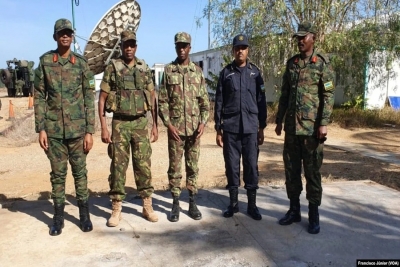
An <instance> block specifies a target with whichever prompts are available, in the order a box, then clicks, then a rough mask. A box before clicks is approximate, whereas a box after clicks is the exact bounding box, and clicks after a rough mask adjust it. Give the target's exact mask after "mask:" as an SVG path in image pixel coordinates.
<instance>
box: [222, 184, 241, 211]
mask: <svg viewBox="0 0 400 267" xmlns="http://www.w3.org/2000/svg"><path fill="white" fill-rule="evenodd" d="M238 194H239V190H238V189H237V188H232V189H229V200H230V204H229V206H228V208H227V209H226V210H225V211H224V217H225V218H229V217H232V216H233V214H234V213H237V212H239V201H238Z"/></svg>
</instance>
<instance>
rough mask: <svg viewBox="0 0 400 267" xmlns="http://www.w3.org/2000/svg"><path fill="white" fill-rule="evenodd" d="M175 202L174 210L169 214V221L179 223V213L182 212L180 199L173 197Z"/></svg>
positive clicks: (173, 204)
mask: <svg viewBox="0 0 400 267" xmlns="http://www.w3.org/2000/svg"><path fill="white" fill-rule="evenodd" d="M173 199H174V200H173V202H172V210H171V212H170V214H169V220H170V221H171V222H177V221H179V212H180V207H179V197H175V196H174V197H173Z"/></svg>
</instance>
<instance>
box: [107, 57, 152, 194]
mask: <svg viewBox="0 0 400 267" xmlns="http://www.w3.org/2000/svg"><path fill="white" fill-rule="evenodd" d="M100 88H101V90H102V91H104V92H106V93H108V94H110V93H112V92H115V93H116V94H115V96H116V99H117V100H116V101H117V102H116V106H117V110H116V112H114V117H113V122H112V135H111V140H112V145H110V147H109V149H108V152H109V157H110V158H111V159H112V160H111V166H110V172H111V174H110V176H109V184H110V191H109V195H110V198H111V199H117V200H123V199H125V195H126V194H125V182H126V171H127V168H128V163H129V153H130V149H132V163H133V164H132V165H133V172H134V175H135V182H136V187H137V190H138V192H139V194H140V196H141V197H142V198H143V197H149V196H151V194H152V193H153V192H154V188H153V187H152V186H151V179H152V177H151V169H150V167H151V161H150V157H151V153H152V150H151V146H150V140H149V134H148V129H147V123H148V120H147V118H146V117H145V112H146V111H147V110H149V109H150V93H151V91H153V90H154V84H153V80H152V78H151V71H150V69H149V67H148V66H147V64H146V63H145V62H144V61H143V60H140V59H138V58H136V57H135V65H134V66H133V67H129V66H128V65H126V64H125V63H124V61H123V59H122V58H119V59H117V60H115V61H114V62H113V63H110V64H109V65H108V66H107V67H106V69H105V71H104V75H103V80H102V82H101V84H100ZM147 97H148V98H147ZM146 98H147V100H146ZM146 101H148V102H146ZM146 105H147V106H146ZM139 115H143V116H139ZM119 116H139V117H137V118H132V120H119V119H117V118H118V117H119Z"/></svg>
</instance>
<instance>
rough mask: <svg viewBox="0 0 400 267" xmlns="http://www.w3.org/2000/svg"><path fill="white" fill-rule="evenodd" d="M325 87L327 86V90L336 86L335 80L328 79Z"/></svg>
mask: <svg viewBox="0 0 400 267" xmlns="http://www.w3.org/2000/svg"><path fill="white" fill-rule="evenodd" d="M324 87H325V90H331V89H333V88H334V86H333V81H328V82H326V83H324Z"/></svg>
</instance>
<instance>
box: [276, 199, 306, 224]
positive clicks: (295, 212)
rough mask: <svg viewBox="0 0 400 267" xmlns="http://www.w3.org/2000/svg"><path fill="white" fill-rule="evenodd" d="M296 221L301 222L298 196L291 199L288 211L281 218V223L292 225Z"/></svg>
mask: <svg viewBox="0 0 400 267" xmlns="http://www.w3.org/2000/svg"><path fill="white" fill-rule="evenodd" d="M294 222H301V213H300V200H299V199H298V198H296V199H291V200H290V208H289V210H288V212H286V214H285V216H283V218H282V219H280V220H279V224H280V225H290V224H292V223H294Z"/></svg>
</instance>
